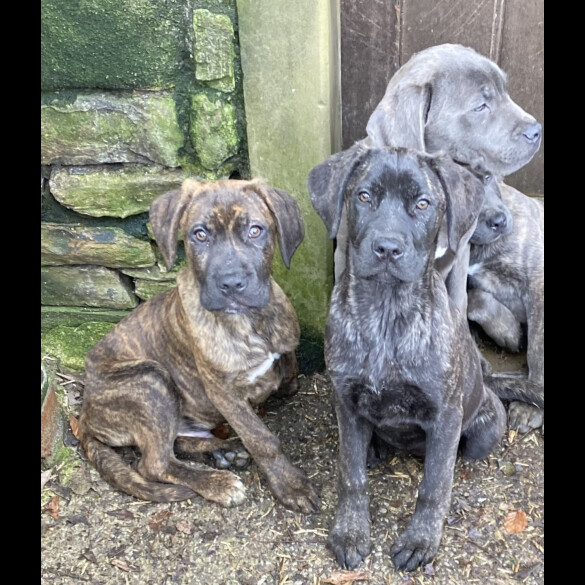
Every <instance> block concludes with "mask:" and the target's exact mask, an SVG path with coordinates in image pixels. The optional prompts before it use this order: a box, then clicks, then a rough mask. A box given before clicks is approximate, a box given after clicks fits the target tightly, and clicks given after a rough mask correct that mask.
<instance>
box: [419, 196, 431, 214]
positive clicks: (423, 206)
mask: <svg viewBox="0 0 585 585" xmlns="http://www.w3.org/2000/svg"><path fill="white" fill-rule="evenodd" d="M429 205H430V203H429V201H428V199H419V200H418V201H417V202H416V208H417V209H420V210H421V211H424V210H425V209H426V208H427V207H428V206H429Z"/></svg>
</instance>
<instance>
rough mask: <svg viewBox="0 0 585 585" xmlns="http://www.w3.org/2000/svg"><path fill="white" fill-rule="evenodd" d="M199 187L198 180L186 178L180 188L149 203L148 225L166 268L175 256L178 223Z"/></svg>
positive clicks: (168, 267) (171, 264)
mask: <svg viewBox="0 0 585 585" xmlns="http://www.w3.org/2000/svg"><path fill="white" fill-rule="evenodd" d="M200 188H201V184H200V183H199V182H198V181H195V180H194V179H187V180H186V181H184V182H183V184H182V186H181V188H180V189H175V190H174V191H169V192H168V193H165V194H164V195H161V196H160V197H157V198H156V199H155V200H154V201H153V202H152V204H151V205H150V213H149V217H150V225H151V226H152V231H153V232H154V237H155V239H156V243H157V244H158V247H159V249H160V251H161V254H162V256H163V259H164V261H165V265H166V267H167V270H170V269H171V268H172V267H173V264H174V263H175V259H176V257H177V239H178V237H179V223H180V222H181V217H182V215H183V212H184V211H185V208H186V207H187V205H188V204H189V202H190V201H191V199H192V197H193V195H194V194H195V193H196V192H198V191H199V190H200Z"/></svg>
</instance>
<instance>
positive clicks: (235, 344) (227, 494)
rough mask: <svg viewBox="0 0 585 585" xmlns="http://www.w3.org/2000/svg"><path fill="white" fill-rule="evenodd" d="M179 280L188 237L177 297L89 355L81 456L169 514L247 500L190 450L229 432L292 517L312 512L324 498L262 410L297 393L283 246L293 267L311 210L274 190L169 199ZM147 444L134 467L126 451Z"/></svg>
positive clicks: (168, 257)
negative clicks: (276, 275)
mask: <svg viewBox="0 0 585 585" xmlns="http://www.w3.org/2000/svg"><path fill="white" fill-rule="evenodd" d="M150 219H151V223H152V228H153V231H154V234H155V237H156V241H157V243H158V245H159V247H160V250H161V252H162V255H163V257H164V260H165V263H166V265H167V268H168V269H170V268H171V266H172V265H173V263H174V262H175V257H176V245H177V238H178V235H179V233H180V234H182V236H183V241H184V245H185V252H186V257H187V266H186V267H184V268H182V269H181V271H180V272H179V275H178V278H177V287H175V288H173V289H171V290H170V291H168V292H164V293H162V294H159V295H158V296H156V297H154V298H152V299H150V300H149V301H147V302H145V303H143V304H142V305H140V306H139V307H138V308H136V309H135V310H134V311H133V312H132V313H131V314H130V315H129V316H128V317H127V318H126V319H124V320H123V321H121V322H120V323H118V324H117V325H116V326H115V327H114V329H113V330H112V331H111V332H110V333H108V334H107V335H106V336H105V337H104V338H103V339H102V340H101V341H100V342H99V343H98V344H97V345H96V346H95V347H94V348H93V349H92V350H91V351H90V352H89V354H88V355H87V360H86V386H85V395H84V402H83V406H82V412H81V416H80V420H79V434H80V440H81V444H82V446H83V448H84V450H85V452H86V454H87V457H88V458H89V460H90V461H91V462H92V463H93V464H94V465H95V466H96V468H97V469H98V471H99V472H100V473H101V475H102V477H103V478H104V479H105V480H106V481H108V482H109V483H110V484H112V485H113V486H114V487H116V488H118V489H120V490H122V491H124V492H126V493H128V494H131V495H133V496H135V497H137V498H140V499H145V500H153V501H158V502H172V501H178V500H185V499H187V498H191V497H193V496H194V495H195V494H200V495H201V496H203V497H204V498H207V499H209V500H212V501H215V502H218V503H220V504H222V505H224V506H230V505H234V504H238V503H240V502H242V500H243V499H244V497H245V494H244V485H243V483H242V482H241V480H240V479H239V478H238V477H237V475H235V474H233V473H231V472H230V471H225V470H214V469H211V468H203V469H201V468H198V469H195V468H193V467H191V466H189V465H188V464H187V463H185V462H182V461H180V460H179V459H177V457H176V456H175V453H174V451H173V447H174V445H175V441H177V443H179V442H180V443H181V444H180V447H181V450H182V451H187V452H201V451H214V450H217V449H220V448H222V447H227V445H226V443H225V442H223V441H221V440H219V439H217V438H215V437H213V435H211V433H210V432H209V431H211V430H212V429H213V428H214V427H216V426H217V425H218V424H220V423H222V422H224V421H227V422H228V423H229V424H230V425H231V427H232V428H233V429H234V430H235V432H236V433H237V434H238V435H239V437H240V439H241V440H242V442H243V444H244V447H245V448H246V449H247V450H248V451H249V453H250V454H251V455H252V457H253V458H254V460H255V462H256V464H257V465H258V466H259V468H260V469H261V471H262V472H263V473H264V475H265V477H266V479H267V481H268V485H269V487H270V489H271V490H272V492H273V494H274V495H275V496H276V498H277V499H278V500H279V501H280V502H281V503H282V504H283V505H285V506H286V507H288V508H290V509H292V510H295V511H299V512H303V513H309V512H311V511H313V510H315V509H316V508H317V506H318V497H317V494H316V493H315V490H314V489H313V487H312V486H311V484H310V482H309V480H308V479H307V477H306V475H305V474H304V473H303V472H302V471H301V470H299V469H298V468H296V467H295V466H293V465H292V464H291V463H290V461H289V460H288V459H287V457H286V456H285V455H284V453H283V452H282V451H281V449H280V446H279V441H278V439H277V438H276V437H275V436H274V435H273V434H272V433H271V432H270V431H269V430H268V428H267V427H266V426H265V425H264V424H263V423H262V421H261V420H260V419H259V418H258V416H257V415H256V412H255V410H254V406H255V405H258V404H260V403H261V402H263V401H264V400H265V399H266V398H267V397H268V396H270V394H272V393H274V392H276V391H277V390H279V388H280V390H281V391H285V392H291V391H294V389H295V384H296V374H297V368H296V359H295V353H294V352H295V349H296V347H297V345H298V342H299V325H298V321H297V317H296V314H295V311H294V309H293V307H292V305H291V303H290V301H289V300H288V299H287V297H286V296H285V294H284V293H283V291H282V290H281V288H280V287H279V286H278V284H277V283H276V282H275V281H274V280H273V279H272V277H271V265H272V259H273V254H274V250H275V245H276V244H275V243H276V240H278V243H279V246H280V252H281V255H282V258H283V260H284V263H285V265H286V266H287V267H289V265H290V260H291V257H292V256H293V254H294V252H295V250H296V249H297V247H298V246H299V244H300V243H301V241H302V240H303V237H304V224H303V222H302V218H301V215H300V211H299V208H298V206H297V204H296V202H295V201H294V200H293V198H292V197H291V196H290V195H288V194H287V193H285V192H283V191H280V190H278V189H274V188H271V187H269V186H268V185H266V184H265V183H263V182H262V181H259V180H255V181H219V182H215V183H207V184H204V183H199V182H197V181H195V180H186V181H185V182H184V183H183V185H182V187H181V189H180V190H177V191H172V192H170V193H167V194H166V195H163V196H161V197H159V198H158V199H156V200H155V201H154V202H153V204H152V206H151V209H150ZM121 446H135V447H138V449H139V450H140V454H141V458H140V461H139V463H138V465H137V467H136V469H132V468H130V467H129V466H127V465H126V464H125V463H124V462H123V460H122V458H121V457H120V455H119V454H118V452H117V451H116V450H115V449H113V447H121Z"/></svg>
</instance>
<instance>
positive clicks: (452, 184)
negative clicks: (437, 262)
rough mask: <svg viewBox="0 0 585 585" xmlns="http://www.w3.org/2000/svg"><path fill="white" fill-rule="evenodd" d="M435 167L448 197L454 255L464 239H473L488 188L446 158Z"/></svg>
mask: <svg viewBox="0 0 585 585" xmlns="http://www.w3.org/2000/svg"><path fill="white" fill-rule="evenodd" d="M431 167H432V168H433V170H434V171H435V174H436V175H437V177H438V178H439V181H440V183H441V186H442V188H443V191H444V193H445V198H446V203H447V209H446V216H447V240H448V246H449V249H450V250H451V251H452V252H457V250H458V248H459V246H460V244H461V243H462V239H463V238H464V237H466V236H468V237H471V234H472V230H473V229H474V228H475V225H476V224H477V219H478V217H479V212H480V211H481V207H482V205H483V201H484V196H485V190H484V184H483V182H482V181H481V180H480V179H479V178H478V177H477V176H475V175H474V174H473V173H471V172H470V171H468V170H467V169H466V168H464V167H462V166H461V165H458V164H457V163H455V162H453V161H452V160H451V158H449V157H446V156H441V157H437V158H433V159H431ZM463 243H467V242H463Z"/></svg>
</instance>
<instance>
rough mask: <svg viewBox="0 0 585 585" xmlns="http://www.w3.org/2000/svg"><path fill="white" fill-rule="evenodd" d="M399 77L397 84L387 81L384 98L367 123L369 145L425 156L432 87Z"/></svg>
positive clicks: (393, 81)
mask: <svg viewBox="0 0 585 585" xmlns="http://www.w3.org/2000/svg"><path fill="white" fill-rule="evenodd" d="M399 77H400V78H399V80H398V81H396V80H394V79H391V80H390V83H389V84H388V87H387V89H386V94H385V95H384V97H383V98H382V100H381V101H380V103H379V104H378V106H377V107H376V109H375V110H374V111H373V113H372V115H371V116H370V119H369V120H368V124H367V126H366V131H367V133H368V139H369V143H370V144H372V145H373V146H377V147H383V146H404V147H407V148H413V149H415V150H420V151H423V152H424V151H425V150H426V149H425V138H424V135H425V124H426V117H427V112H428V110H429V107H430V103H431V97H432V92H431V85H430V83H423V84H419V83H416V82H414V81H408V80H407V79H404V78H403V76H399Z"/></svg>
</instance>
